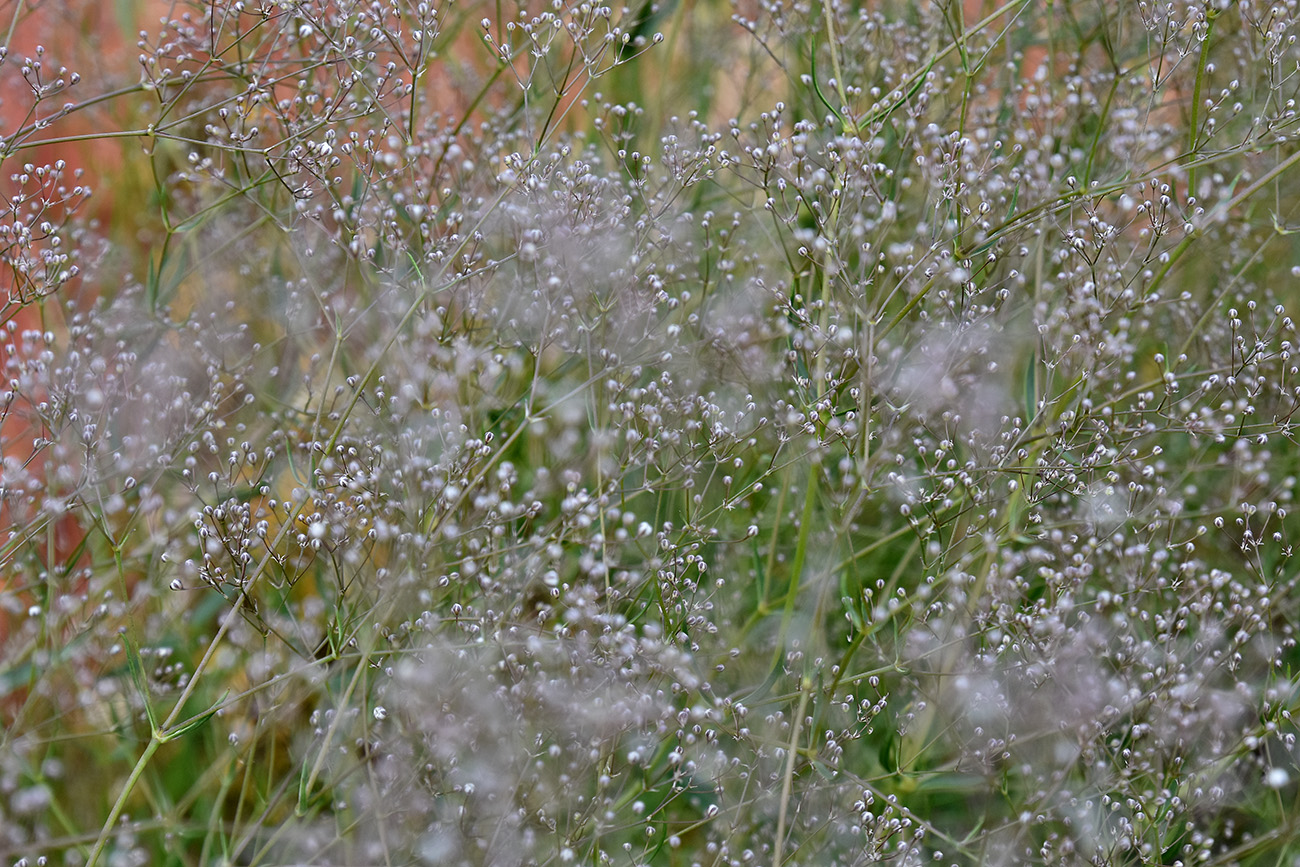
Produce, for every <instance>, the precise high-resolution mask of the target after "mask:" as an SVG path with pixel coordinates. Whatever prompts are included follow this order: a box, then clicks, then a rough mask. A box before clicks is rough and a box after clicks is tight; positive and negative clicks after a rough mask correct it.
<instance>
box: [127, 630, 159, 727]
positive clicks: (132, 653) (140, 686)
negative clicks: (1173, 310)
mask: <svg viewBox="0 0 1300 867" xmlns="http://www.w3.org/2000/svg"><path fill="white" fill-rule="evenodd" d="M122 643H123V644H124V645H126V664H127V667H128V668H130V670H131V681H132V683H134V684H135V689H136V692H138V693H140V701H142V702H143V703H144V712H145V716H147V717H149V731H150V732H152V733H153V735H154V736H155V737H157V736H158V717H157V716H156V715H155V714H154V709H153V703H152V702H150V701H149V684H148V681H146V680H145V676H144V663H143V662H141V661H140V651H139V649H138V648H137V647H136V646H135V642H134V641H132V640H131V638H130V636H126V635H123V636H122Z"/></svg>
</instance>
